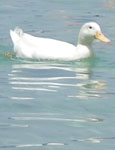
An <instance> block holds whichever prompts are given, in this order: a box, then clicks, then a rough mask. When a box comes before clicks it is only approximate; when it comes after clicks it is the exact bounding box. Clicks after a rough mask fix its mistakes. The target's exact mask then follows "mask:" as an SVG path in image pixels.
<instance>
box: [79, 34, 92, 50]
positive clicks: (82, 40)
mask: <svg viewBox="0 0 115 150" xmlns="http://www.w3.org/2000/svg"><path fill="white" fill-rule="evenodd" d="M92 43H93V38H91V37H84V36H80V35H79V38H78V45H83V46H86V47H88V48H89V49H92Z"/></svg>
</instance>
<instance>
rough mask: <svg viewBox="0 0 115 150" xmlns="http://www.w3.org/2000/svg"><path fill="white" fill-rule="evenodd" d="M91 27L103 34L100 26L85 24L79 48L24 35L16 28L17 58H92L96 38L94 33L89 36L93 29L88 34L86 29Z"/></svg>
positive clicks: (13, 35)
mask: <svg viewBox="0 0 115 150" xmlns="http://www.w3.org/2000/svg"><path fill="white" fill-rule="evenodd" d="M89 26H90V27H91V26H94V27H95V28H96V29H97V30H99V31H98V32H99V33H101V30H100V27H99V26H98V24H96V23H87V24H85V25H84V26H83V27H82V28H81V30H80V33H79V38H78V45H77V46H74V45H72V44H70V43H67V42H63V41H58V40H54V39H49V38H40V37H34V36H32V35H29V34H27V33H24V32H23V31H22V30H21V29H19V28H16V29H15V30H14V31H12V30H11V31H10V35H11V38H12V41H13V44H14V51H15V53H16V56H17V57H22V58H35V59H58V60H65V61H68V60H75V59H82V58H87V57H91V56H92V54H93V51H92V42H93V40H94V36H92V35H91V34H92V33H91V34H89V33H90V30H91V29H90V30H89V29H88V30H89V31H88V32H89V33H88V32H87V33H86V31H87V30H86V29H87V28H88V27H89ZM95 33H96V32H95ZM86 35H87V36H86ZM103 37H104V36H103ZM104 38H105V37H104ZM98 39H99V38H98ZM100 40H102V39H100ZM103 41H104V42H109V40H108V39H107V38H105V39H103Z"/></svg>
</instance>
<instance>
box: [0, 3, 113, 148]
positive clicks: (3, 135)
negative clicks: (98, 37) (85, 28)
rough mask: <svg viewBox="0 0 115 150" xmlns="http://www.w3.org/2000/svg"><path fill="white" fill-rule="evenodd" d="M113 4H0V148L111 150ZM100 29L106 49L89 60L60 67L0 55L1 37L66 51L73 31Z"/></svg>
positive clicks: (98, 46) (4, 45)
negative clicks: (19, 36)
mask: <svg viewBox="0 0 115 150" xmlns="http://www.w3.org/2000/svg"><path fill="white" fill-rule="evenodd" d="M114 12H115V2H114V0H96V1H92V0H47V1H43V0H32V1H31V0H28V1H24V0H15V1H14V0H9V1H6V2H5V1H3V0H1V1H0V20H1V21H0V84H1V86H0V149H1V150H4V149H8V150H13V149H14V150H18V149H19V150H38V149H40V150H42V149H43V150H45V149H47V150H54V149H55V150H76V149H79V150H92V149H93V150H97V149H98V150H108V149H111V150H114V149H115V144H114V143H115V50H114V46H115V45H114V37H115V35H114V31H115V23H114V20H115V15H114ZM88 21H96V22H98V23H99V24H100V25H101V28H102V30H103V32H104V34H105V35H106V36H107V37H108V38H109V39H110V40H111V41H112V42H111V44H105V43H100V42H96V43H95V44H94V51H95V53H96V56H95V57H94V58H90V59H85V60H81V61H71V62H61V61H50V60H28V59H19V58H16V57H15V56H14V57H12V58H9V57H7V56H4V55H3V54H4V53H5V52H13V46H12V41H11V39H10V36H9V30H10V29H13V28H14V27H16V26H20V27H21V28H23V29H24V31H25V32H28V33H30V34H32V35H35V36H42V37H50V38H55V39H59V40H63V41H67V42H70V43H73V44H76V42H77V35H78V32H79V29H80V26H81V25H82V24H83V23H85V22H88Z"/></svg>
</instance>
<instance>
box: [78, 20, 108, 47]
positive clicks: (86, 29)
mask: <svg viewBox="0 0 115 150" xmlns="http://www.w3.org/2000/svg"><path fill="white" fill-rule="evenodd" d="M95 39H98V40H100V41H102V42H106V43H107V42H110V40H109V39H108V38H107V37H105V36H104V35H103V34H102V32H101V28H100V26H99V25H98V24H97V23H95V22H89V23H85V24H84V25H83V26H82V27H81V30H80V33H79V38H78V44H83V45H87V46H88V45H91V44H92V42H93V41H94V40H95Z"/></svg>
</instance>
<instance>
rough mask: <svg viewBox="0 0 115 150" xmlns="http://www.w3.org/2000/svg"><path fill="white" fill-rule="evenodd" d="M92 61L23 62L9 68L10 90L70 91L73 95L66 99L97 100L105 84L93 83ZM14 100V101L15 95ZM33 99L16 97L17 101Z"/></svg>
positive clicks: (97, 80)
mask: <svg viewBox="0 0 115 150" xmlns="http://www.w3.org/2000/svg"><path fill="white" fill-rule="evenodd" d="M94 67H95V61H93V60H85V61H78V62H69V63H60V62H58V63H57V62H50V61H39V62H33V61H24V63H22V62H21V63H20V64H19V63H18V64H13V65H12V71H11V74H9V82H10V84H11V85H12V89H13V90H19V91H22V92H24V91H42V92H59V91H60V89H62V90H63V89H68V90H69V89H70V91H72V89H73V90H74V91H75V88H76V94H75V93H73V94H72V95H71V94H70V93H72V92H70V93H69V92H68V94H67V95H66V96H67V97H71V98H72V97H74V98H82V99H84V98H85V99H87V98H89V97H97V98H101V97H102V96H103V93H104V91H105V90H106V81H101V79H96V80H95V79H94V78H95V74H94ZM12 98H13V99H14V98H15V99H18V98H17V97H16V96H15V95H13V96H12ZM23 98H24V99H33V98H34V95H32V97H20V99H23Z"/></svg>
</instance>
